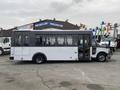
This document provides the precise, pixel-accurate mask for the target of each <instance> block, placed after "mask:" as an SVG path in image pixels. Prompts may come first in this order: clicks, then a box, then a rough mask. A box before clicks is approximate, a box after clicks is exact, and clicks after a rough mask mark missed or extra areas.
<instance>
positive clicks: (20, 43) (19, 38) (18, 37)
mask: <svg viewBox="0 0 120 90" xmlns="http://www.w3.org/2000/svg"><path fill="white" fill-rule="evenodd" d="M14 43H15V46H21V45H22V37H21V35H19V36H17V37H16V38H15V42H14Z"/></svg>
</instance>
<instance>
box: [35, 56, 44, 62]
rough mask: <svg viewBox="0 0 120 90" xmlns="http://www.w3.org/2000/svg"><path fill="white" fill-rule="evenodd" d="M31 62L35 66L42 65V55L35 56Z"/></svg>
mask: <svg viewBox="0 0 120 90" xmlns="http://www.w3.org/2000/svg"><path fill="white" fill-rule="evenodd" d="M33 61H34V62H35V63H36V64H42V63H44V62H45V58H44V56H43V55H36V56H35V57H34V59H33Z"/></svg>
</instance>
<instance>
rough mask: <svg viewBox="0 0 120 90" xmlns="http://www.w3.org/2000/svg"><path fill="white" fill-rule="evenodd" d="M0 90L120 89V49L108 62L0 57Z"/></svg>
mask: <svg viewBox="0 0 120 90" xmlns="http://www.w3.org/2000/svg"><path fill="white" fill-rule="evenodd" d="M0 90H120V50H117V51H116V52H115V53H114V55H113V56H112V59H111V60H110V61H109V62H105V63H100V62H47V63H45V64H41V65H36V64H33V63H32V62H12V61H10V60H9V55H4V56H1V57H0Z"/></svg>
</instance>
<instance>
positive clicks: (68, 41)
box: [66, 36, 73, 46]
mask: <svg viewBox="0 0 120 90" xmlns="http://www.w3.org/2000/svg"><path fill="white" fill-rule="evenodd" d="M66 44H67V45H68V46H72V45H73V38H72V36H67V37H66Z"/></svg>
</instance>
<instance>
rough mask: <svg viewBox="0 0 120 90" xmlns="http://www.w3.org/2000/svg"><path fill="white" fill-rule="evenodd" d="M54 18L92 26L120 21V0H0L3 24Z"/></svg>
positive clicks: (2, 25)
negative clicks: (103, 22)
mask: <svg viewBox="0 0 120 90" xmlns="http://www.w3.org/2000/svg"><path fill="white" fill-rule="evenodd" d="M53 18H56V19H58V20H66V19H69V21H70V22H72V23H75V24H80V23H84V24H86V25H88V26H89V27H95V26H97V25H99V23H100V22H101V21H103V20H104V21H107V22H108V21H109V22H112V23H115V22H118V23H120V0H0V27H3V28H11V27H14V26H19V25H24V24H27V23H31V22H33V21H37V20H39V19H53Z"/></svg>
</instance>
